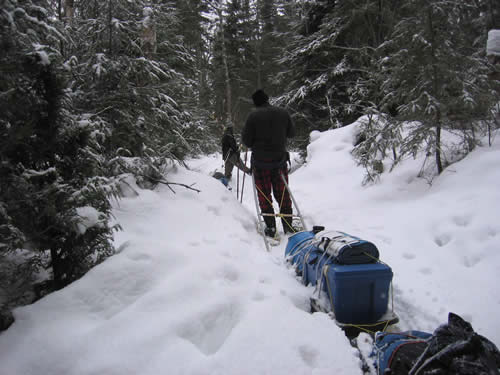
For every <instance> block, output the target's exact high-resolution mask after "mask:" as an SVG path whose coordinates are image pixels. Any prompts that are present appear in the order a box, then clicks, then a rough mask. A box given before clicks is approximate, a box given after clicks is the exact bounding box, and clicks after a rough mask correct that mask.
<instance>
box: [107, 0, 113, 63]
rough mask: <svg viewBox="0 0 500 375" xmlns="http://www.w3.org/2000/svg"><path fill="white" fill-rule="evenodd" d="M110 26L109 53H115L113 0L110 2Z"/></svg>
mask: <svg viewBox="0 0 500 375" xmlns="http://www.w3.org/2000/svg"><path fill="white" fill-rule="evenodd" d="M108 5H109V7H108V27H109V46H108V48H109V54H110V55H112V54H113V25H112V24H111V21H112V20H113V0H109V3H108Z"/></svg>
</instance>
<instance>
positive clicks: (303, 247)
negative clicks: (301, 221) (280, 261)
mask: <svg viewBox="0 0 500 375" xmlns="http://www.w3.org/2000/svg"><path fill="white" fill-rule="evenodd" d="M313 239H314V233H313V232H312V231H303V232H298V233H295V234H294V235H292V236H290V237H289V238H288V242H287V245H286V248H285V259H286V260H287V261H288V262H290V263H291V264H293V265H294V266H296V271H297V273H299V274H301V273H302V267H303V262H304V256H305V255H306V254H307V252H308V251H310V250H311V248H312V240H313Z"/></svg>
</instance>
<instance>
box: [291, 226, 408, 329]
mask: <svg viewBox="0 0 500 375" xmlns="http://www.w3.org/2000/svg"><path fill="white" fill-rule="evenodd" d="M285 258H286V260H287V261H288V262H289V263H291V264H292V265H293V266H294V267H295V270H296V272H297V274H298V275H300V276H301V279H302V283H303V284H304V285H312V286H315V291H314V294H313V296H312V297H311V300H310V302H311V310H312V311H321V312H324V313H327V314H328V315H330V316H331V317H332V318H333V319H334V320H335V322H336V324H337V325H338V326H339V327H342V328H343V329H344V331H345V332H346V334H347V335H348V336H354V335H356V334H357V333H359V332H360V331H368V332H375V331H379V330H382V331H385V330H386V329H387V327H388V326H389V325H392V324H395V323H397V322H398V321H399V319H398V317H397V316H396V314H395V313H394V309H393V304H392V288H391V285H392V276H393V273H392V270H391V268H390V267H389V266H388V265H387V264H385V263H383V262H381V261H380V259H379V252H378V249H377V248H376V246H375V245H374V244H373V243H371V242H369V241H365V240H362V239H360V238H358V237H355V236H351V235H349V234H347V233H344V232H333V231H332V232H328V231H324V227H314V228H313V230H312V231H309V232H307V231H306V232H300V233H297V234H295V235H293V236H291V237H290V238H289V239H288V243H287V247H286V249H285ZM389 301H391V307H390V308H389Z"/></svg>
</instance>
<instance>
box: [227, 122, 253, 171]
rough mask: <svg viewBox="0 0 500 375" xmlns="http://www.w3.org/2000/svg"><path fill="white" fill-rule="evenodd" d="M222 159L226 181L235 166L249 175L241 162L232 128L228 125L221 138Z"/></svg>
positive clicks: (247, 169)
mask: <svg viewBox="0 0 500 375" xmlns="http://www.w3.org/2000/svg"><path fill="white" fill-rule="evenodd" d="M222 158H223V159H224V175H225V176H226V178H227V179H228V180H230V179H231V176H232V175H233V168H234V167H235V166H236V167H237V168H239V169H241V170H242V171H243V172H245V173H250V168H248V167H247V166H246V165H245V163H243V162H242V161H241V158H240V152H239V148H238V146H237V144H236V140H235V139H234V134H233V126H232V125H231V124H228V125H227V126H226V128H225V129H224V134H223V136H222Z"/></svg>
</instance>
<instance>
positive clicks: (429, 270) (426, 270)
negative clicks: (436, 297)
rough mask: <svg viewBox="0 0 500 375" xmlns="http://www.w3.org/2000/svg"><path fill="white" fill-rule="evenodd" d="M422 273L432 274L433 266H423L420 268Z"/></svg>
mask: <svg viewBox="0 0 500 375" xmlns="http://www.w3.org/2000/svg"><path fill="white" fill-rule="evenodd" d="M418 272H420V273H421V274H422V275H432V268H429V267H422V268H420V269H419V270H418Z"/></svg>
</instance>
